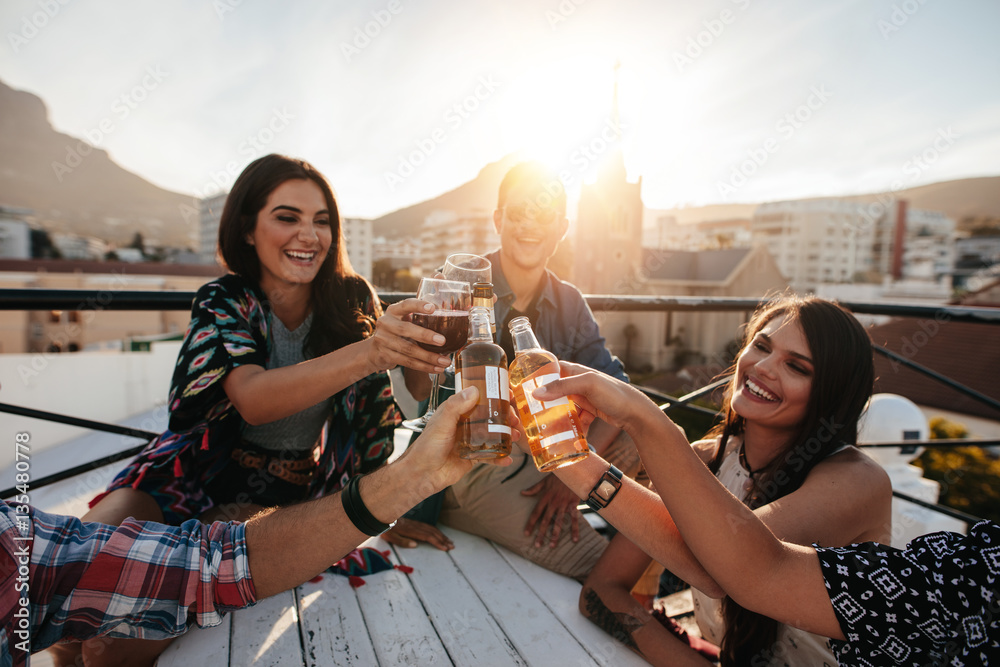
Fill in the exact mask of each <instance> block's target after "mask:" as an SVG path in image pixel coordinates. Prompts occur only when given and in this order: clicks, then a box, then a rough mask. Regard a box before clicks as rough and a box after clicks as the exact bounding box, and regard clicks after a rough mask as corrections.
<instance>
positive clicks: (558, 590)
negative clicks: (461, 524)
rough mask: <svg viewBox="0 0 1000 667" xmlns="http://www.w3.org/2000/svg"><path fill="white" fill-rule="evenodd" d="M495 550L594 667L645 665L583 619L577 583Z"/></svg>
mask: <svg viewBox="0 0 1000 667" xmlns="http://www.w3.org/2000/svg"><path fill="white" fill-rule="evenodd" d="M496 549H497V551H498V552H499V553H500V555H501V556H502V557H503V559H504V560H506V561H507V562H508V563H510V565H511V567H512V568H513V569H514V570H515V571H516V572H517V574H518V576H520V577H521V579H523V580H524V581H525V582H526V583H527V584H528V585H529V586H531V588H532V590H534V591H535V593H537V594H538V597H539V598H541V599H542V601H544V602H545V605H546V606H547V607H548V608H549V609H550V610H551V611H552V613H553V614H555V616H556V617H557V618H558V619H559V621H560V622H561V623H562V624H563V625H564V626H566V629H567V630H569V631H570V632H571V633H572V634H573V636H574V637H576V639H577V641H578V642H580V644H581V645H582V646H583V648H584V649H586V651H587V652H588V653H589V654H590V655H591V657H592V658H593V659H594V660H595V661H596V662H597V663H598V664H600V665H623V666H624V667H632V666H635V667H642V666H643V665H648V664H649V663H647V662H646V661H645V660H643V659H642V658H640V657H639V656H638V655H636V654H635V653H633V652H632V651H631V649H629V648H628V647H627V646H625V645H624V644H622V643H621V642H619V641H618V640H617V639H615V638H614V637H612V636H611V635H609V634H608V633H606V632H604V631H603V630H601V629H600V628H599V627H597V626H596V625H594V624H593V623H591V622H590V621H588V620H587V619H586V618H584V616H583V614H581V613H580V609H579V606H578V600H579V598H580V589H581V588H582V586H581V585H580V583H579V582H577V581H576V580H575V579H570V578H569V577H563V576H559V575H556V574H554V573H553V572H550V571H549V570H546V569H545V568H543V567H542V566H541V565H538V564H536V563H532V562H531V561H529V560H526V559H524V558H522V557H520V556H518V555H516V554H514V552H512V551H509V550H508V549H505V548H503V547H501V546H496Z"/></svg>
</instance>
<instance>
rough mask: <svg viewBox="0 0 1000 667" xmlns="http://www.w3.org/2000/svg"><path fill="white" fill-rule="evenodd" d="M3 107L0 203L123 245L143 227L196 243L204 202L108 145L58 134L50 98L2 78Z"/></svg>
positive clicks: (50, 225) (159, 240)
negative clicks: (156, 179)
mask: <svg viewBox="0 0 1000 667" xmlns="http://www.w3.org/2000/svg"><path fill="white" fill-rule="evenodd" d="M0 109H3V113H2V114H0V205H3V206H10V207H17V208H28V209H32V210H33V211H34V213H35V217H36V219H37V221H38V222H39V223H40V225H41V226H42V227H44V228H45V229H47V230H49V231H56V232H69V233H74V234H80V235H85V236H93V237H96V238H100V239H103V240H105V241H112V242H115V243H118V244H121V245H125V244H128V243H129V242H130V241H131V240H132V239H133V237H134V236H135V233H136V232H141V233H142V236H143V239H144V240H145V241H146V242H147V243H150V244H153V245H163V246H168V247H196V242H195V239H196V232H197V229H198V213H197V207H198V204H197V200H195V199H194V198H192V197H189V196H187V195H182V194H179V193H177V192H170V191H169V190H164V189H162V188H159V187H157V186H155V185H153V184H152V183H150V182H149V181H146V180H144V179H142V178H140V177H139V176H136V175H135V174H133V173H131V172H130V171H128V170H126V169H124V168H123V167H121V166H119V165H117V164H115V162H114V161H113V160H112V159H111V158H110V157H109V156H108V153H107V152H106V151H104V150H102V149H100V148H97V147H94V146H92V145H91V144H90V143H88V142H87V141H85V140H83V139H80V138H77V137H72V136H69V135H67V134H62V133H61V132H57V131H56V130H55V129H54V128H53V127H52V125H51V123H50V122H49V118H48V110H47V109H46V107H45V103H44V102H42V100H41V99H40V98H38V97H37V96H35V95H32V94H31V93H28V92H24V91H20V90H15V89H13V88H11V87H10V86H7V85H6V84H4V83H3V82H0ZM115 120H117V118H115ZM105 122H111V119H105ZM96 130H97V128H95V131H96Z"/></svg>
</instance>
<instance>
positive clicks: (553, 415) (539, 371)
mask: <svg viewBox="0 0 1000 667" xmlns="http://www.w3.org/2000/svg"><path fill="white" fill-rule="evenodd" d="M509 326H510V333H511V337H512V338H513V339H514V354H515V357H514V361H513V362H511V364H510V388H511V393H512V394H513V396H514V405H515V406H516V408H517V416H518V418H519V419H520V420H521V428H522V429H523V430H524V434H525V436H527V438H528V445H529V446H530V448H531V456H532V458H534V460H535V465H536V466H537V467H538V469H539V470H540V471H542V472H545V471H547V470H555V469H556V468H559V467H561V466H564V465H566V464H568V463H574V462H576V461H582V460H583V459H584V458H586V457H587V455H588V454H590V449H589V447H588V446H587V439H586V438H585V437H584V435H583V428H582V426H581V424H580V420H579V417H578V416H577V408H576V405H575V404H574V403H573V402H572V401H570V400H569V398H567V397H563V398H557V399H556V400H554V401H545V402H542V401H539V400H536V399H534V398H532V396H531V393H532V392H533V391H534V390H535V389H537V388H538V387H541V386H542V385H546V384H548V383H549V382H551V381H552V380H557V379H559V361H558V360H557V359H556V355H554V354H552V353H551V352H549V351H547V350H544V349H542V346H541V345H539V344H538V339H537V338H535V332H534V331H532V330H531V322H530V321H529V320H528V318H527V317H516V318H514V319H513V320H511V322H510V325H509Z"/></svg>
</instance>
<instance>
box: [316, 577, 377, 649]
mask: <svg viewBox="0 0 1000 667" xmlns="http://www.w3.org/2000/svg"><path fill="white" fill-rule="evenodd" d="M299 618H300V619H301V620H300V622H301V623H302V639H303V641H304V642H305V657H306V665H308V667H327V666H328V665H336V666H338V667H339V666H340V665H344V666H345V667H346V666H348V665H350V666H357V667H368V666H369V665H377V664H378V659H377V658H376V657H375V649H374V648H373V647H372V640H371V637H370V636H369V634H368V628H367V627H366V626H365V620H364V617H363V616H362V615H361V607H360V606H358V599H357V597H356V596H355V595H354V589H353V588H351V585H350V584H349V583H348V581H347V577H342V576H339V575H336V574H330V573H324V574H323V579H322V580H321V581H318V582H307V583H305V584H302V585H301V586H300V587H299Z"/></svg>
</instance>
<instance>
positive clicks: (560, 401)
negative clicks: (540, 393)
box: [521, 362, 569, 415]
mask: <svg viewBox="0 0 1000 667" xmlns="http://www.w3.org/2000/svg"><path fill="white" fill-rule="evenodd" d="M558 379H559V364H558V363H556V362H551V363H548V364H545V365H544V366H542V367H541V368H539V369H538V370H537V371H535V372H534V373H532V374H531V375H530V376H528V377H527V378H525V380H524V382H522V383H521V387H522V388H523V389H524V399H525V401H526V402H527V404H528V412H530V413H531V414H533V415H537V414H538V413H540V412H541V411H543V410H548V409H549V408H554V407H558V406H560V405H568V404H569V398H567V397H566V396H563V397H562V398H557V399H555V400H554V401H545V402H542V401H539V400H537V399H535V398H534V397H533V396H532V394H533V393H534V391H535V390H536V389H538V388H539V387H543V386H545V385H547V384H548V383H550V382H552V381H553V380H558Z"/></svg>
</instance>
